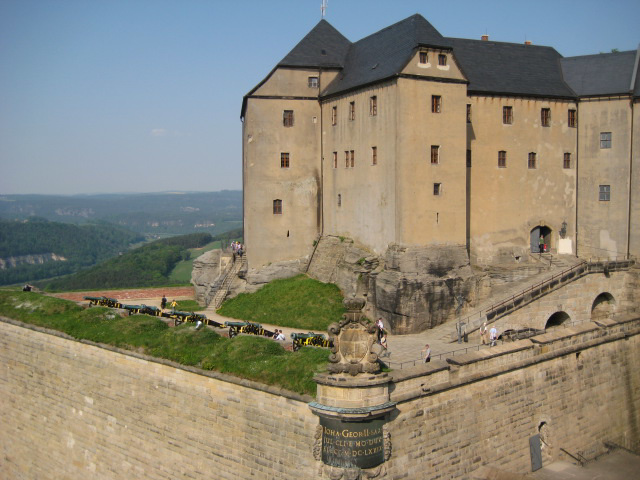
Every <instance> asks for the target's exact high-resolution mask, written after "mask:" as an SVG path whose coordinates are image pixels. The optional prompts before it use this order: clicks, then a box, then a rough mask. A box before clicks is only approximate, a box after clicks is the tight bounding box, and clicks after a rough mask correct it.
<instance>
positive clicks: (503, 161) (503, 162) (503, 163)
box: [498, 150, 507, 168]
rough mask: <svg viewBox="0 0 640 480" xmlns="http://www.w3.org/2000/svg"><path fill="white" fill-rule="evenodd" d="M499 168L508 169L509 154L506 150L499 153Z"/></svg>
mask: <svg viewBox="0 0 640 480" xmlns="http://www.w3.org/2000/svg"><path fill="white" fill-rule="evenodd" d="M498 168H507V152H506V151H505V150H500V151H499V152H498Z"/></svg>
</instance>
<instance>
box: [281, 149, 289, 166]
mask: <svg viewBox="0 0 640 480" xmlns="http://www.w3.org/2000/svg"><path fill="white" fill-rule="evenodd" d="M280 168H289V153H288V152H282V153H281V154H280Z"/></svg>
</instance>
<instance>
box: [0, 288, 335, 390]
mask: <svg viewBox="0 0 640 480" xmlns="http://www.w3.org/2000/svg"><path fill="white" fill-rule="evenodd" d="M0 315H3V316H6V317H9V318H13V319H16V320H20V321H23V322H25V323H30V324H34V325H39V326H42V327H46V328H51V329H54V330H58V331H61V332H64V333H67V334H68V335H70V336H72V337H74V338H77V339H86V340H92V341H94V342H99V343H105V344H109V345H114V346H116V347H120V348H123V349H129V350H135V351H138V352H143V353H145V354H147V355H151V356H155V357H159V358H166V359H169V360H172V361H175V362H178V363H181V364H183V365H191V366H195V367H199V368H202V369H205V370H217V371H220V372H225V373H228V374H230V375H234V376H237V377H241V378H247V379H250V380H255V381H257V382H260V383H266V384H269V385H278V386H281V387H283V388H285V389H287V390H290V391H293V392H298V393H303V394H309V395H315V393H316V384H315V382H314V381H313V375H314V374H315V373H317V372H320V371H324V370H325V369H326V364H327V363H328V355H329V350H327V349H323V348H313V347H304V348H301V349H300V350H299V351H297V352H289V351H286V350H285V349H284V348H283V347H282V345H281V344H279V343H277V342H274V341H273V340H269V339H266V338H262V337H253V336H238V337H235V338H232V339H229V338H226V337H221V336H220V335H218V334H217V333H216V332H214V331H213V330H210V329H208V328H203V329H201V330H196V329H195V328H194V325H193V324H191V323H185V324H182V325H180V326H178V327H173V328H172V327H169V326H168V325H167V323H165V322H164V321H162V320H161V319H160V318H158V317H151V316H146V315H133V316H131V317H129V316H120V315H119V314H117V313H116V311H115V310H112V309H109V308H105V307H92V308H83V307H81V306H79V305H77V304H76V303H74V302H71V301H68V300H62V299H59V298H55V297H48V296H45V295H41V294H39V293H35V292H21V291H16V290H9V289H4V290H0Z"/></svg>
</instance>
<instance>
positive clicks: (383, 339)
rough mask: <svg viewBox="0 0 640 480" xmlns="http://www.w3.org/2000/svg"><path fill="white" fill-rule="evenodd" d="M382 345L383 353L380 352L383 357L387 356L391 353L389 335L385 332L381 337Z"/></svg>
mask: <svg viewBox="0 0 640 480" xmlns="http://www.w3.org/2000/svg"><path fill="white" fill-rule="evenodd" d="M380 346H381V347H382V353H381V354H380V356H381V357H385V356H387V357H388V356H389V355H391V354H390V353H389V350H388V348H387V347H388V345H387V335H386V334H385V333H383V334H382V337H381V338H380Z"/></svg>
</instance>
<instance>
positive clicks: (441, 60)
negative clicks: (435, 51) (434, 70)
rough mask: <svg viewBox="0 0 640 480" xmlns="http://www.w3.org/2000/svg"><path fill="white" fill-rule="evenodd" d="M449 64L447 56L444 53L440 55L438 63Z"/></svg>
mask: <svg viewBox="0 0 640 480" xmlns="http://www.w3.org/2000/svg"><path fill="white" fill-rule="evenodd" d="M446 64H447V56H446V55H445V54H444V53H441V54H440V55H438V65H442V66H444V65H446Z"/></svg>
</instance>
